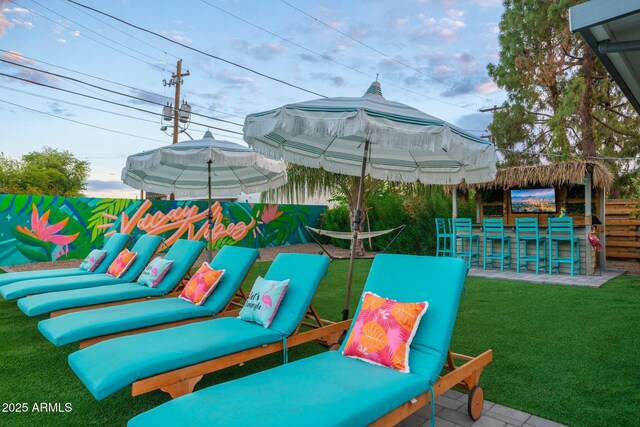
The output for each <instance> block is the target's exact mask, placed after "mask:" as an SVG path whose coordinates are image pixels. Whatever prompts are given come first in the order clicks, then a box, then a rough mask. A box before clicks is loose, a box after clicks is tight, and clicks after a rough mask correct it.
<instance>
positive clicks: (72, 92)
mask: <svg viewBox="0 0 640 427" xmlns="http://www.w3.org/2000/svg"><path fill="white" fill-rule="evenodd" d="M0 61H2V60H0ZM0 76H4V77H9V78H11V79H16V80H21V81H23V82H27V83H31V84H35V85H38V86H42V87H47V88H49V89H55V90H59V91H62V92H67V93H70V94H73V95H78V96H83V97H85V98H90V99H94V100H96V101H100V102H106V103H108V104H113V105H118V106H120V107H125V108H130V109H132V110H136V111H141V112H144V113H148V114H153V115H155V116H162V114H161V113H156V112H153V111H149V110H145V109H142V108H138V107H134V106H132V105H126V104H121V103H118V102H115V101H109V100H107V99H102V98H98V97H95V96H91V95H87V94H84V93H80V92H75V91H72V90H68V89H63V88H59V87H56V86H52V85H48V84H46V83H40V82H36V81H33V80H29V79H25V78H22V77H18V76H12V75H11V74H6V73H0ZM191 123H193V124H196V125H200V126H205V127H208V128H211V129H216V130H219V131H224V132H229V133H233V134H236V135H242V133H241V132H236V131H232V130H228V129H223V128H219V127H215V126H209V125H207V124H203V123H197V122H193V121H192V122H191Z"/></svg>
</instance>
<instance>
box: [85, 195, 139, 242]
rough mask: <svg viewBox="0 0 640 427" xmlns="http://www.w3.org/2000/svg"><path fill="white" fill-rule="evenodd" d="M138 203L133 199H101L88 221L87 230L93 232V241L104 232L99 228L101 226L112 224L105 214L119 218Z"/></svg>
mask: <svg viewBox="0 0 640 427" xmlns="http://www.w3.org/2000/svg"><path fill="white" fill-rule="evenodd" d="M133 203H136V201H135V200H133V199H101V200H99V201H98V203H96V205H95V207H94V208H93V209H92V210H91V216H90V217H89V219H88V221H87V229H89V230H91V241H92V242H93V241H94V240H96V238H97V237H98V235H99V234H101V233H103V232H104V230H101V229H99V228H98V226H99V225H103V224H107V223H109V222H111V221H112V220H110V219H109V218H107V217H105V216H104V215H103V214H107V215H111V216H115V217H117V216H119V215H120V214H121V213H122V212H123V211H124V210H125V209H127V208H128V207H129V206H130V205H132V204H133Z"/></svg>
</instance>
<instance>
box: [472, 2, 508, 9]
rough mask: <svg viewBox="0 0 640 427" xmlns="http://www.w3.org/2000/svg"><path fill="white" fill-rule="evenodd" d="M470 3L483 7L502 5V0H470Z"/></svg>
mask: <svg viewBox="0 0 640 427" xmlns="http://www.w3.org/2000/svg"><path fill="white" fill-rule="evenodd" d="M470 3H471V4H477V5H478V6H480V7H482V8H487V7H500V6H502V0H470Z"/></svg>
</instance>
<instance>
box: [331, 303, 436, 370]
mask: <svg viewBox="0 0 640 427" xmlns="http://www.w3.org/2000/svg"><path fill="white" fill-rule="evenodd" d="M427 307H429V303H428V302H426V301H425V302H417V303H403V302H398V301H394V300H392V299H387V298H382V297H380V296H378V295H376V294H374V293H371V292H365V293H364V294H363V296H362V306H361V307H360V313H359V314H358V317H357V318H356V321H355V324H354V326H353V329H351V332H350V333H349V336H348V337H347V342H346V344H345V346H344V350H343V351H342V354H344V355H345V356H349V357H354V358H356V359H360V360H363V361H365V362H368V363H372V364H374V365H380V366H386V367H388V368H393V369H396V370H398V371H400V372H405V373H406V372H409V346H410V345H411V341H412V340H413V337H414V335H415V334H416V331H417V330H418V325H419V324H420V319H421V318H422V316H423V315H424V313H425V312H426V311H427Z"/></svg>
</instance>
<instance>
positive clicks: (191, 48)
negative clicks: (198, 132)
mask: <svg viewBox="0 0 640 427" xmlns="http://www.w3.org/2000/svg"><path fill="white" fill-rule="evenodd" d="M11 1H13V0H11ZM67 1H69V2H71V3H73V4H76V5H78V6H80V7H84V8H85V9H89V10H92V11H94V12H96V13H99V14H101V15H104V16H107V17H109V18H111V19H114V20H116V21H118V22H121V23H123V24H125V25H128V26H130V27H132V28H135V29H137V30H140V31H143V32H145V33H148V34H153V35H154V36H156V37H159V38H161V39H164V40H166V41H168V42H170V43H173V44H177V45H178V46H182V47H184V48H185V49H189V50H192V51H194V52H197V53H200V54H202V55H205V56H208V57H210V58H213V59H217V60H218V61H222V62H224V63H226V64H229V65H233V66H234V67H238V68H241V69H243V70H245V71H249V72H251V73H253V74H256V75H259V76H261V77H264V78H267V79H269V80H272V81H275V82H278V83H282V84H284V85H286V86H289V87H292V88H295V89H298V90H301V91H303V92H307V93H310V94H313V95H316V96H320V97H322V98H326V96H325V95H322V94H320V93H318V92H314V91H312V90H309V89H305V88H303V87H301V86H298V85H295V84H293V83H289V82H287V81H285V80H282V79H279V78H276V77H272V76H270V75H268V74H265V73H261V72H260V71H257V70H254V69H253V68H249V67H246V66H244V65H240V64H238V63H236V62H233V61H229V60H227V59H224V58H221V57H219V56H216V55H213V54H211V53H207V52H205V51H203V50H200V49H197V48H194V47H191V46H189V45H186V44H184V43H180V42H178V41H175V40H172V39H171V38H169V37H166V36H163V35H162V34H159V33H156V32H154V31H151V30H149V29H146V28H143V27H141V26H139V25H135V24H132V23H130V22H128V21H125V20H124V19H121V18H118V17H115V16H113V15H110V14H108V13H106V12H102V11H100V10H98V9H95V8H93V7H90V6H86V5H84V4H82V3H78V2H76V1H74V0H67Z"/></svg>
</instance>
